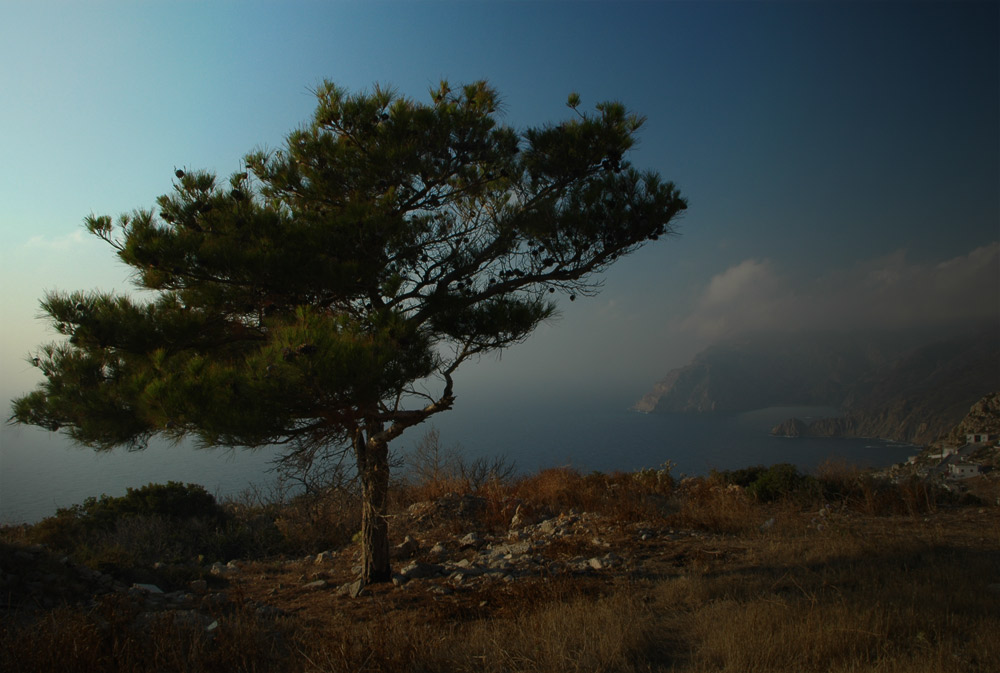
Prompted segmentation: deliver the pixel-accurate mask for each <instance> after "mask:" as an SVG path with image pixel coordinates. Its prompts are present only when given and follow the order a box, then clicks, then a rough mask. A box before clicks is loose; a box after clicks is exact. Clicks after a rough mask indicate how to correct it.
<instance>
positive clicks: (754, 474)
mask: <svg viewBox="0 0 1000 673" xmlns="http://www.w3.org/2000/svg"><path fill="white" fill-rule="evenodd" d="M709 479H710V480H711V481H713V482H716V483H720V484H721V485H724V486H729V485H731V484H735V485H736V486H740V487H742V488H745V489H746V492H747V493H748V494H749V495H751V496H753V497H754V498H755V499H756V500H757V501H758V502H774V501H775V500H781V499H784V498H799V499H802V498H813V497H819V495H820V494H821V491H822V489H821V488H820V484H819V482H818V481H817V480H816V478H815V477H811V476H809V475H805V474H802V473H800V472H799V471H798V469H797V468H796V467H795V466H794V465H792V464H790V463H778V464H776V465H772V466H771V467H764V466H763V465H754V466H753V467H747V468H743V469H741V470H724V471H721V472H720V471H715V470H713V471H712V473H711V476H710V477H709Z"/></svg>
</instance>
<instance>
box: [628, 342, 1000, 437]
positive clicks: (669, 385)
mask: <svg viewBox="0 0 1000 673" xmlns="http://www.w3.org/2000/svg"><path fill="white" fill-rule="evenodd" d="M998 388H1000V339H998V338H997V335H996V334H995V332H994V331H977V332H973V333H967V334H963V335H961V336H950V337H947V338H941V337H938V338H936V339H934V338H930V336H929V335H926V334H924V335H922V334H919V333H914V332H910V333H881V334H871V335H837V334H829V333H824V334H801V335H794V336H790V335H773V334H772V335H755V336H751V337H744V338H742V339H740V340H736V341H730V342H726V343H721V344H718V345H715V346H713V347H711V348H709V349H706V350H705V351H703V352H702V353H700V354H699V355H698V356H697V357H696V358H695V360H694V361H693V362H692V363H691V364H690V365H688V366H686V367H683V368H680V369H675V370H674V371H672V372H670V373H669V374H668V375H667V376H666V378H664V379H663V380H662V381H661V382H660V383H658V384H657V385H656V386H655V387H654V390H653V391H651V392H650V393H649V394H647V395H646V396H645V397H643V399H642V400H640V402H639V403H638V404H637V405H636V409H638V410H640V411H645V412H658V413H691V412H710V411H727V412H738V411H748V410H752V409H758V408H763V407H771V406H792V405H804V406H806V405H808V406H830V407H835V408H838V409H840V410H841V411H842V412H843V416H842V417H840V418H833V419H824V420H821V421H817V422H814V423H813V424H811V425H810V426H809V428H808V430H807V431H805V432H807V433H808V434H812V435H823V436H857V437H882V438H885V439H892V440H895V441H906V442H913V443H917V444H926V443H930V442H932V441H934V440H936V439H938V438H939V437H941V436H942V435H944V434H945V433H947V432H948V431H950V430H951V429H952V428H953V427H954V426H955V425H956V424H957V423H958V422H959V421H960V420H961V419H962V418H963V416H964V415H965V413H966V412H967V411H968V409H969V407H970V405H972V404H973V403H974V402H975V401H976V400H978V399H980V398H982V397H983V396H984V395H987V394H989V393H991V392H994V391H996V390H997V389H998ZM786 430H787V431H788V433H789V434H795V433H798V434H803V429H801V428H795V427H792V426H789V427H788V428H786Z"/></svg>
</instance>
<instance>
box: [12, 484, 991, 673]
mask: <svg viewBox="0 0 1000 673" xmlns="http://www.w3.org/2000/svg"><path fill="white" fill-rule="evenodd" d="M442 476H443V477H445V478H447V477H448V475H447V474H443V475H442ZM821 476H822V478H821V480H820V481H821V483H822V485H823V487H824V488H823V490H822V492H821V493H822V495H820V496H818V497H819V499H818V500H816V501H809V500H803V498H802V497H801V494H798V495H796V496H795V497H789V498H788V499H782V500H779V501H777V502H771V503H766V504H762V503H759V502H757V501H755V500H754V498H752V497H750V496H749V495H748V494H747V492H746V491H745V490H744V489H741V488H738V487H731V486H726V485H725V484H723V483H721V482H720V480H719V479H696V480H688V481H685V482H683V483H681V484H676V483H674V481H673V479H671V478H669V470H660V471H647V472H644V473H640V474H612V475H581V474H579V473H577V472H575V471H573V470H570V469H558V470H547V471H544V472H541V473H539V474H536V475H533V476H531V477H528V478H525V479H522V480H517V481H513V480H484V481H483V482H482V483H480V484H479V485H478V487H477V488H476V489H474V490H475V492H476V493H477V494H478V495H480V496H481V497H483V498H485V500H486V502H487V507H486V508H485V510H484V511H482V512H479V513H478V514H477V515H476V516H477V517H478V519H477V520H476V521H469V522H466V524H465V525H466V527H479V528H480V530H484V531H485V530H500V529H502V528H504V527H505V525H506V521H507V520H509V516H510V515H511V514H512V509H513V508H514V507H516V505H518V504H519V505H521V506H522V508H523V509H524V510H534V511H536V512H551V513H558V512H561V511H567V510H569V509H577V510H586V511H588V512H594V513H596V514H597V515H599V517H598V519H597V520H598V521H599V524H597V525H599V528H600V530H598V531H597V534H598V535H599V536H600V537H601V538H602V539H605V540H608V541H610V542H611V543H612V545H613V547H612V548H613V549H614V551H615V552H616V553H617V554H619V555H622V556H625V557H627V558H629V559H630V561H629V563H628V564H626V566H625V567H624V568H622V569H619V570H616V571H609V572H602V573H596V574H595V573H591V574H585V575H574V574H571V573H567V574H555V575H551V576H544V575H542V576H538V577H533V578H522V579H519V580H517V581H514V582H510V583H504V582H495V583H490V584H485V585H480V586H477V587H475V588H472V589H469V588H461V589H457V590H455V591H454V592H453V593H451V594H447V595H442V594H440V593H435V592H434V591H432V589H433V588H434V587H439V588H440V585H441V584H443V583H445V582H446V581H445V580H432V581H428V582H424V583H421V584H419V585H418V586H417V587H416V588H414V586H408V587H407V588H405V589H394V588H393V587H391V586H379V587H372V588H371V590H370V591H369V592H367V593H366V595H365V596H363V597H362V598H360V599H355V600H352V599H348V598H346V597H340V596H337V595H336V594H334V593H332V592H328V591H327V592H309V591H304V590H302V589H301V588H300V584H301V582H300V580H299V577H300V576H304V575H306V574H308V575H309V579H312V577H313V573H314V572H315V571H314V568H315V566H307V565H305V564H304V563H303V562H287V561H277V560H275V561H266V560H265V561H256V562H254V563H251V564H248V569H247V570H246V571H245V572H243V573H241V575H240V576H239V578H238V579H236V580H233V582H232V584H231V585H230V587H229V593H230V595H231V597H232V602H231V603H230V604H229V605H228V606H227V607H225V608H220V609H219V611H217V612H215V613H212V617H213V618H216V619H218V622H219V627H218V628H217V629H216V630H215V631H214V632H213V633H212V634H211V635H209V634H206V633H205V632H204V631H203V630H201V629H197V628H193V627H190V626H186V625H185V624H183V623H177V622H175V621H173V620H171V619H169V618H167V617H160V618H158V619H155V620H154V621H152V622H150V621H148V620H147V621H143V620H137V611H138V608H137V607H136V606H135V605H134V604H133V603H131V602H129V601H127V600H125V599H124V598H114V597H112V598H107V599H102V600H100V601H98V602H97V603H95V604H93V605H91V606H89V607H88V606H82V605H76V606H73V605H64V606H62V607H58V608H55V609H51V610H40V611H39V610H35V611H27V612H10V613H8V614H7V616H6V617H3V623H2V625H0V670H10V671H50V670H52V671H55V670H59V671H66V670H73V671H120V672H121V673H132V672H136V671H262V672H263V671H289V672H293V673H294V672H296V671H303V672H304V671H310V672H314V671H344V672H346V671H442V672H444V671H482V672H485V673H491V672H494V671H496V672H498V673H499V672H500V671H533V672H538V673H545V672H553V673H554V672H556V671H559V672H563V671H608V672H611V671H625V672H628V671H676V672H691V673H707V672H708V671H731V672H737V671H788V672H793V671H794V672H796V673H797V672H810V671H817V672H818V671H837V672H840V671H843V672H846V671H880V672H881V671H889V672H893V673H918V672H924V671H928V672H929V671H943V672H945V673H948V672H950V671H954V672H956V673H957V672H959V671H961V672H963V673H965V672H973V673H975V672H984V673H985V672H987V671H997V670H1000V645H998V641H997V639H996V633H997V630H998V627H1000V611H998V610H997V607H996V606H997V603H998V600H1000V594H998V593H997V592H995V590H994V588H995V587H994V588H991V585H996V584H998V583H1000V527H998V526H997V525H996V520H997V508H995V507H984V506H980V505H976V506H958V505H955V504H942V502H941V501H939V500H938V498H937V494H936V493H935V492H933V491H932V490H929V489H925V488H921V487H920V486H919V485H916V484H904V485H902V486H901V487H898V488H896V489H895V490H894V489H893V488H892V487H891V486H889V485H886V484H883V483H878V482H874V481H871V480H869V479H868V478H867V477H865V475H863V474H861V473H855V472H853V471H848V470H844V469H839V470H836V471H833V470H831V471H830V472H829V473H827V474H825V475H821ZM435 488H438V485H431V486H429V487H428V489H427V490H426V491H418V493H419V494H420V495H425V494H426V493H429V492H434V489H435ZM465 488H466V489H468V488H469V486H468V484H467V483H466V485H465ZM814 492H819V491H815V489H814V490H813V491H810V493H814ZM407 504H408V502H407V501H405V500H403V501H400V502H398V503H397V506H398V507H400V509H402V508H403V507H404V506H405V505H407ZM331 507H332V506H331ZM322 511H323V510H322V509H316V510H312V511H311V512H310V513H309V515H308V516H307V515H305V514H303V513H302V512H298V513H297V514H296V515H295V517H296V520H298V521H309V520H311V519H312V518H314V517H315V518H316V519H317V523H316V526H317V530H319V531H325V530H329V529H328V528H326V527H327V526H330V525H332V522H334V521H341V519H339V518H337V517H338V516H341V515H339V514H337V513H336V512H335V511H333V509H331V510H330V512H329V513H328V514H327V515H326V516H327V517H329V518H328V519H326V520H325V522H324V515H322V514H321V512H322ZM338 511H339V510H338ZM770 520H773V523H772V525H769V526H767V527H765V528H764V529H761V524H762V523H763V522H765V521H770ZM647 530H653V531H659V532H657V533H654V534H653V535H652V536H646V537H647V539H642V537H641V536H639V535H637V532H638V531H647ZM308 535H309V533H308V531H307V530H305V528H301V529H299V533H297V536H301V539H300V538H299V537H297V538H296V539H297V540H299V542H300V543H301V544H303V545H305V544H307V542H308ZM6 537H7V541H8V543H10V544H11V545H15V546H16V545H17V544H23V543H24V542H25V541H27V540H29V539H30V534H27V533H25V532H24V531H23V530H21V529H18V530H17V531H14V530H12V531H10V534H9V535H7V536H6ZM558 542H559V543H558V544H556V543H553V544H552V545H551V546H550V547H548V548H546V552H545V553H548V554H552V555H556V554H563V553H565V554H570V555H572V554H575V553H577V550H576V549H575V548H573V547H572V544H577V543H575V542H574V543H572V544H571V543H570V542H569V541H565V542H564V541H558ZM580 544H589V541H581V542H580ZM340 559H341V560H338V562H337V565H336V566H335V567H333V569H331V570H329V571H324V573H323V576H325V577H326V578H327V579H328V581H329V582H330V583H331V585H336V584H338V583H340V582H344V581H347V580H349V579H350V577H351V570H350V566H351V565H352V563H353V561H352V559H353V555H352V553H351V552H350V548H348V549H347V550H346V551H345V552H343V553H342V554H341V557H340ZM0 560H2V559H0ZM261 603H266V604H269V605H273V606H275V607H278V608H280V609H281V610H283V611H284V616H281V617H278V618H276V619H264V618H262V617H260V616H258V615H257V613H256V612H255V611H254V606H255V605H258V604H261ZM0 614H3V613H0ZM138 624H142V625H144V626H142V627H141V628H140V627H138V626H137V625H138Z"/></svg>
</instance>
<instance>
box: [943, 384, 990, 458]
mask: <svg viewBox="0 0 1000 673" xmlns="http://www.w3.org/2000/svg"><path fill="white" fill-rule="evenodd" d="M972 433H977V434H978V433H990V434H997V433H1000V392H998V393H993V394H992V395H987V396H986V397H984V398H983V399H981V400H979V401H978V402H976V403H975V404H973V405H972V408H971V409H969V413H967V414H966V415H965V418H963V419H962V421H961V422H960V423H959V424H958V425H956V426H955V427H954V428H953V429H952V430H951V432H949V433H948V434H947V435H946V436H945V437H944V438H943V439H942V440H941V441H939V442H937V443H938V444H939V445H941V446H961V445H962V444H965V439H966V436H967V435H969V434H972Z"/></svg>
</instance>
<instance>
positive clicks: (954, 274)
mask: <svg viewBox="0 0 1000 673" xmlns="http://www.w3.org/2000/svg"><path fill="white" fill-rule="evenodd" d="M3 15H4V18H3V21H2V23H0V63H3V64H4V65H3V67H2V69H0V96H2V99H3V104H2V105H0V256H2V257H0V285H2V287H3V290H4V291H3V292H2V293H0V312H2V315H3V320H2V322H0V393H2V394H0V402H5V403H6V404H8V408H9V402H6V400H9V399H10V398H11V397H13V396H15V395H19V394H23V393H25V392H28V391H29V390H31V389H32V388H33V387H34V386H35V385H36V383H37V382H38V381H39V378H40V377H39V375H38V372H37V370H35V369H34V368H32V367H31V366H30V365H29V364H28V363H27V358H28V357H29V355H30V353H31V352H32V351H33V350H35V349H36V348H37V347H38V346H39V345H40V344H42V343H45V342H48V341H52V340H54V339H55V335H54V334H53V333H52V332H50V331H49V330H48V328H47V325H46V324H45V322H44V321H41V320H39V319H38V313H39V309H38V301H39V299H40V298H41V297H42V295H43V294H44V292H46V291H49V290H64V291H71V290H77V289H96V288H100V289H104V290H112V289H116V290H118V291H121V292H127V291H128V288H129V285H128V282H127V281H128V270H127V269H126V267H124V266H122V265H121V264H120V263H118V261H117V259H116V258H115V257H114V255H113V253H112V251H111V250H110V249H109V248H108V246H107V245H105V244H103V243H102V242H101V241H99V240H97V239H95V238H94V237H92V236H90V235H88V234H87V233H86V232H85V230H84V228H83V219H84V217H86V216H87V215H89V214H92V213H93V214H108V215H113V216H115V215H118V214H120V213H124V212H129V211H131V210H133V209H136V208H150V207H152V206H153V205H154V202H155V198H156V197H157V196H158V195H160V194H164V193H166V192H168V191H169V190H170V189H171V180H172V176H173V171H174V169H175V167H185V168H188V169H207V170H210V171H214V172H217V173H218V174H220V175H222V176H228V175H229V174H230V173H232V172H236V171H238V170H240V166H241V164H240V162H241V158H242V157H243V156H244V155H245V154H246V153H248V152H250V151H252V150H254V149H257V148H261V147H267V148H277V147H280V146H281V144H282V142H283V140H284V138H285V136H286V134H287V133H288V132H290V131H292V130H293V129H295V128H296V127H298V126H300V125H301V124H303V123H305V122H306V121H307V120H308V119H309V117H310V115H311V113H312V110H313V108H314V103H315V99H314V97H313V95H312V94H311V93H310V91H311V90H312V89H313V88H315V87H316V86H317V85H318V84H319V83H320V82H321V81H322V80H323V79H329V80H332V81H334V82H336V83H338V84H340V85H342V86H345V87H347V88H349V89H351V90H361V89H370V88H371V87H372V85H373V84H375V83H381V84H388V85H392V86H394V87H396V88H397V89H398V90H399V91H400V92H401V93H403V94H405V95H407V96H410V97H412V98H416V99H420V100H424V101H426V100H429V96H428V93H427V92H428V90H429V89H431V88H433V87H435V86H436V84H437V83H438V82H439V81H440V80H441V79H448V80H449V81H450V82H452V83H453V84H458V83H464V82H470V81H474V80H479V79H487V80H489V81H490V83H491V84H492V85H493V86H494V87H496V88H497V89H498V90H499V92H500V93H501V95H502V97H503V101H504V110H503V113H504V117H503V121H504V123H507V124H509V125H511V126H513V127H514V128H525V127H526V126H529V125H537V124H542V123H546V122H554V121H558V120H560V119H564V118H567V117H569V116H570V115H571V112H570V111H569V110H568V109H567V108H566V106H565V102H566V97H567V95H568V94H569V93H570V92H574V91H575V92H578V93H579V94H580V96H581V98H582V100H583V106H584V107H587V106H591V105H593V104H595V103H597V102H599V101H602V100H610V99H615V100H620V101H622V102H623V103H625V104H626V106H628V108H629V109H631V110H633V111H635V112H637V113H639V114H641V115H644V116H645V117H646V118H647V122H646V125H645V126H644V128H643V130H642V131H641V134H640V142H639V145H638V146H637V148H636V149H635V150H634V151H633V152H632V153H631V155H630V157H629V159H630V160H631V161H632V163H633V164H634V165H635V166H637V167H638V168H641V169H654V170H656V171H658V172H659V173H660V174H661V175H662V176H663V177H664V178H665V179H668V180H672V181H673V182H675V183H676V184H677V186H678V187H679V189H680V190H681V192H682V194H684V195H685V196H686V197H687V199H688V201H689V209H688V211H687V212H686V213H685V214H684V216H683V217H682V219H680V220H679V221H678V230H679V234H680V235H679V236H676V237H671V238H668V239H661V240H660V241H658V242H656V243H654V244H650V245H648V246H646V247H645V248H643V249H642V250H641V251H639V252H637V253H636V254H634V255H632V256H630V257H627V258H625V259H622V260H620V261H619V262H617V264H616V266H615V267H614V268H612V269H611V270H610V271H609V272H607V273H606V274H605V275H604V276H603V281H604V288H603V291H602V292H601V293H600V294H599V295H598V296H596V297H593V298H581V299H578V300H577V301H576V302H574V303H572V304H570V303H569V302H568V301H565V299H564V300H563V301H562V304H561V317H560V318H559V319H558V320H555V321H553V322H551V323H548V324H545V325H543V326H542V327H541V328H539V330H538V331H537V332H536V333H535V334H534V335H533V336H532V337H531V338H530V339H529V340H528V341H527V342H526V343H524V344H521V345H518V346H516V347H514V348H512V349H510V350H509V351H506V352H504V353H503V355H502V357H501V358H495V357H486V358H484V359H483V360H482V361H481V362H479V363H475V364H467V365H466V366H465V368H464V369H463V370H462V371H460V372H459V375H458V377H457V386H458V387H457V389H456V392H457V394H458V395H459V400H461V396H462V395H463V391H466V390H473V391H475V390H492V391H498V394H501V393H502V394H510V393H511V392H512V391H524V390H526V389H527V390H531V391H533V392H536V393H538V394H540V395H551V396H560V395H565V394H567V393H568V392H569V391H577V392H579V391H581V390H583V391H586V390H588V389H598V388H609V389H610V388H613V389H620V390H627V391H634V397H635V399H638V398H639V397H640V396H641V395H642V394H644V393H645V392H647V390H648V389H649V388H650V387H651V386H652V384H653V383H654V382H655V381H657V380H659V379H660V378H662V377H663V376H664V375H665V374H666V373H667V371H668V370H669V369H671V368H673V367H677V366H681V365H683V364H686V363H687V362H688V361H689V360H690V358H691V357H692V356H693V355H694V354H695V353H696V352H697V351H698V350H699V349H701V348H703V347H704V346H706V345H708V344H710V343H712V342H713V341H715V340H717V339H720V338H724V337H726V336H728V335H731V334H734V333H738V332H740V331H741V330H747V329H775V328H780V329H807V328H853V327H865V326H868V327H872V326H874V327H880V326H887V327H888V326H891V327H906V326H910V325H919V324H923V323H928V322H931V323H932V322H935V321H944V320H952V319H967V318H987V319H989V320H991V321H992V323H993V324H994V325H998V324H1000V322H998V321H1000V243H998V241H1000V65H998V64H1000V37H998V31H1000V28H998V27H1000V4H998V3H997V2H931V3H921V2H905V3H896V2H808V3H781V2H739V3H730V2H651V1H649V2H611V1H602V2H597V1H595V2H569V1H563V2H546V1H532V2H501V1H492V2H486V1H482V2H443V1H442V2H430V1H420V0H413V1H410V2H380V1H377V0H375V1H372V0H368V1H365V2H336V1H333V2H298V1H294V0H285V1H281V2H278V1H274V2H253V1H248V0H241V1H239V2H222V1H219V2H193V1H183V0H182V1H173V2H157V1H153V0H146V1H143V2H134V1H132V0H130V1H128V2H115V1H110V0H95V1H94V2H88V3H77V2H65V3H54V2H49V1H46V0H34V1H32V2H27V1H25V2H19V1H14V2H8V3H6V4H5V5H4V9H3ZM460 404H461V403H460V402H459V405H460ZM458 408H459V407H458V406H457V407H456V409H458ZM451 413H456V412H451Z"/></svg>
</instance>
